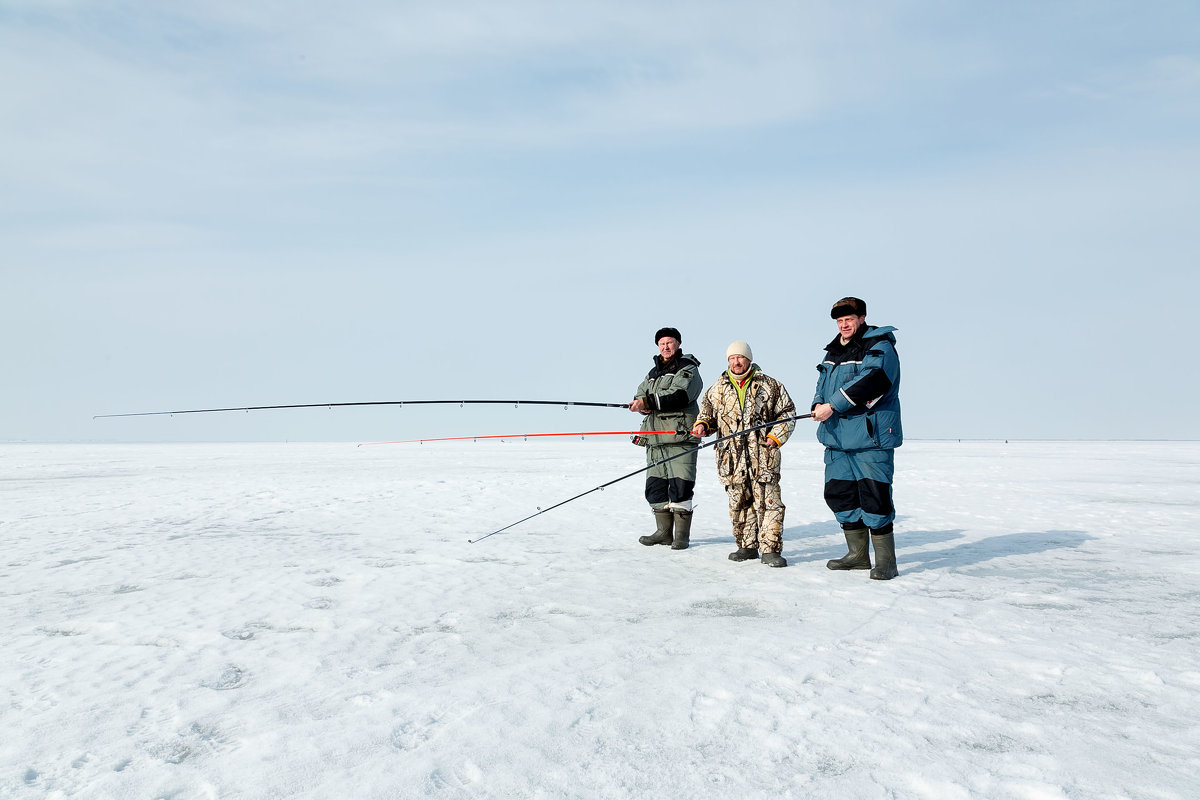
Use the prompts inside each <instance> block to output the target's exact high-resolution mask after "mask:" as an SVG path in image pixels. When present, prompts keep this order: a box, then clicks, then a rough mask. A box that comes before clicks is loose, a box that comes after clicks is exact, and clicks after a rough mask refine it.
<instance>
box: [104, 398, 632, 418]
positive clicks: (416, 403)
mask: <svg viewBox="0 0 1200 800" xmlns="http://www.w3.org/2000/svg"><path fill="white" fill-rule="evenodd" d="M429 405H459V406H469V405H511V406H513V407H514V408H515V407H518V406H562V407H563V409H564V410H565V409H567V408H570V407H571V406H591V407H594V408H629V403H584V402H579V401H576V400H373V401H367V402H359V403H293V404H290V405H278V406H238V407H234V408H189V409H186V410H183V411H138V412H134V413H130V414H96V415H95V416H93V417H92V419H109V418H112V417H158V416H174V415H175V414H211V413H214V412H218V411H271V410H274V409H277V408H345V407H346V406H429Z"/></svg>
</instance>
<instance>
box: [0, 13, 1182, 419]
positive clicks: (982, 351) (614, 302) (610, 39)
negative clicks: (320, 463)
mask: <svg viewBox="0 0 1200 800" xmlns="http://www.w3.org/2000/svg"><path fill="white" fill-rule="evenodd" d="M0 75H3V76H5V77H4V78H3V79H0V87H2V95H0V96H2V97H3V104H2V108H3V111H2V112H0V185H2V186H3V187H4V188H3V191H0V204H2V205H0V253H2V255H0V302H2V304H3V305H2V311H3V313H2V314H0V337H2V338H3V341H4V342H5V347H4V348H3V351H2V352H0V375H3V380H4V387H5V391H4V392H2V393H0V440H4V441H177V440H178V441H189V440H218V441H220V440H252V441H254V440H267V441H269V440H279V439H287V440H294V439H301V440H329V441H353V440H358V441H362V440H372V439H384V438H397V437H406V436H436V435H475V434H480V435H482V434H493V433H512V432H517V431H526V432H528V431H532V430H554V429H563V430H570V429H576V428H592V429H604V428H607V429H620V428H622V427H624V426H628V425H630V422H631V418H630V417H629V416H628V415H626V414H624V412H620V411H616V410H604V411H595V412H583V411H579V410H574V409H573V410H571V411H570V412H568V413H567V415H564V414H563V413H562V412H561V411H559V410H558V409H554V410H553V413H551V412H550V411H545V410H544V411H541V412H536V413H535V412H526V411H524V410H522V411H516V410H512V409H493V410H483V409H477V410H471V409H460V408H457V407H453V408H448V409H431V408H427V409H424V410H421V411H420V412H414V411H413V410H412V409H404V410H398V409H377V410H369V409H357V410H356V409H341V410H336V411H334V410H328V409H325V410H319V411H307V412H305V411H296V412H263V413H255V414H236V415H228V414H226V415H202V416H192V417H178V416H177V417H162V418H157V417H156V418H135V419H130V420H94V419H93V416H94V415H98V414H110V413H122V412H138V411H156V410H169V409H189V408H207V407H218V406H247V405H266V404H277V403H325V402H353V401H377V400H412V399H442V398H450V399H463V398H491V399H548V400H570V401H584V402H627V401H628V400H629V399H630V398H631V396H632V394H633V390H634V389H635V387H636V386H637V384H638V382H639V381H640V379H641V378H642V376H644V374H645V372H646V370H647V369H648V368H649V367H650V365H651V358H652V357H653V355H654V354H655V352H656V350H655V348H654V343H653V335H654V331H656V330H657V329H658V328H660V327H662V326H665V325H670V326H674V327H677V328H679V329H680V330H681V331H682V333H683V346H684V347H683V349H684V350H685V352H690V353H693V354H694V355H696V356H697V357H698V358H699V359H700V360H701V362H702V364H703V367H702V369H701V372H702V375H703V376H704V378H705V381H706V383H709V382H711V381H712V380H714V379H715V378H716V377H717V375H718V374H719V370H721V369H722V368H723V367H724V352H725V347H726V346H727V345H728V343H729V342H730V341H733V340H735V339H745V340H747V341H749V342H750V344H751V346H752V347H753V349H754V354H755V360H756V361H757V362H758V363H759V365H760V366H761V368H762V369H764V370H765V371H766V372H768V373H769V374H772V375H774V376H775V377H777V378H779V379H780V380H782V381H783V382H784V383H785V384H786V385H787V386H788V388H789V390H790V391H791V393H792V394H793V396H794V397H795V398H797V402H798V405H800V406H802V407H807V406H808V404H809V400H810V399H811V393H812V389H813V385H814V383H815V377H816V372H815V370H814V366H815V364H816V363H817V362H818V361H819V360H820V358H821V355H822V348H823V345H824V344H825V343H827V342H828V341H829V339H830V338H832V336H833V333H834V326H833V323H832V321H831V320H830V319H829V313H828V312H829V308H830V306H831V305H832V303H833V301H834V300H836V299H838V298H839V297H842V296H845V295H856V296H859V297H862V298H863V299H865V300H866V301H867V304H868V315H867V321H868V323H870V324H875V325H892V326H895V327H896V328H897V334H896V336H897V341H898V348H899V353H900V356H901V360H902V364H903V369H904V373H903V375H904V377H903V380H902V388H901V397H902V402H903V405H904V413H905V430H906V433H907V435H908V436H909V437H910V438H916V439H940V438H1034V439H1045V438H1048V439H1060V438H1062V439H1108V438H1133V439H1140V438H1151V439H1196V438H1200V421H1198V418H1197V416H1196V414H1195V413H1194V411H1193V410H1192V406H1193V404H1194V403H1193V401H1192V398H1193V397H1194V396H1195V395H1196V393H1197V389H1200V379H1198V378H1197V376H1196V373H1195V371H1194V370H1189V369H1187V368H1186V366H1181V364H1182V365H1186V364H1187V362H1188V360H1189V359H1187V357H1186V355H1185V354H1184V352H1181V351H1184V350H1185V348H1186V344H1184V343H1185V342H1187V341H1188V335H1187V334H1188V332H1189V329H1190V324H1189V323H1190V320H1189V319H1188V315H1187V310H1188V302H1189V301H1190V299H1191V298H1192V297H1194V296H1195V295H1196V293H1197V290H1198V289H1200V278H1197V269H1196V267H1197V260H1198V258H1197V253H1200V226H1198V225H1197V224H1196V223H1195V220H1196V218H1197V216H1198V213H1200V188H1198V187H1200V6H1197V5H1196V4H1195V3H1193V2H1183V1H1181V2H1153V3H1134V2H1104V1H1103V0H1101V1H1100V2H1049V3H1046V2H1015V3H1005V4H1003V6H1002V7H1000V6H985V5H981V4H977V3H969V2H948V1H946V0H938V1H934V0H912V2H907V1H905V0H897V2H863V3H854V4H840V3H832V2H829V3H822V2H778V3H774V2H747V3H742V4H739V5H738V6H737V8H736V10H735V9H733V8H732V7H731V6H730V5H729V4H726V3H718V2H703V1H698V2H687V3H681V2H680V3H675V2H651V3H646V2H636V3H635V2H607V1H606V2H578V3H568V4H563V3H551V2H525V1H518V2H507V3H502V4H498V3H490V2H462V3H455V4H445V3H395V2H370V1H369V0H364V1H363V2H346V3H338V4H336V5H334V4H304V5H303V6H302V7H297V4H292V3H280V2H276V3H271V2H264V3H255V4H250V5H248V6H245V7H243V6H241V5H233V4H228V3H218V2H180V3H172V4H169V5H168V6H163V5H162V4H157V3H149V2H113V3H106V4H103V6H102V7H99V6H96V5H95V4H91V3H83V2H73V1H72V0H62V1H61V2H44V1H43V0H39V1H38V2H22V1H21V0H0ZM1181 300H1182V304H1181V302H1180V301H1181ZM632 421H634V422H636V420H632Z"/></svg>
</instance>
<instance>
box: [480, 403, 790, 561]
mask: <svg viewBox="0 0 1200 800" xmlns="http://www.w3.org/2000/svg"><path fill="white" fill-rule="evenodd" d="M811 416H812V414H799V415H797V416H794V417H784V418H783V419H775V420H771V421H770V422H764V423H763V424H761V425H755V426H754V427H752V428H746V429H745V430H741V431H734V432H733V433H730V434H727V435H725V436H719V437H717V438H716V439H713V440H712V441H711V442H705V443H704V444H701V445H697V446H696V447H693V448H691V449H690V450H684V451H683V452H682V453H676V454H675V455H673V456H667V457H666V458H660V459H659V460H658V461H655V462H654V463H652V464H647V465H646V466H644V467H642V468H641V469H636V470H634V471H633V472H630V473H628V474H627V475H622V476H621V477H619V478H614V479H613V480H611V481H609V482H608V483H602V484H600V485H599V486H596V487H594V488H592V489H588V490H587V491H586V492H580V493H579V494H577V495H575V496H574V497H568V498H567V499H566V500H563V501H562V502H561V503H555V504H554V505H552V506H550V507H549V508H539V509H538V510H537V513H536V514H530V515H529V516H528V517H525V518H524V519H519V520H517V521H516V522H514V523H512V524H511V525H505V526H504V527H503V528H500V529H499V530H495V531H492V532H491V533H487V534H484V535H483V536H480V537H479V538H478V539H467V544H475V543H476V542H481V541H483V540H484V539H486V538H488V537H489V536H495V535H496V534H497V533H503V532H504V531H506V530H508V529H509V528H515V527H516V526H518V525H520V524H521V523H522V522H528V521H529V520H531V519H533V518H534V517H538V516H541V515H542V514H545V513H546V512H547V511H553V510H554V509H556V508H558V507H559V506H565V505H566V504H567V503H570V502H572V501H574V500H578V499H579V498H581V497H586V496H587V495H589V494H591V493H592V492H598V491H600V490H602V489H607V488H608V487H609V486H612V485H613V484H614V483H620V482H621V481H623V480H625V479H626V478H632V477H633V476H634V475H640V474H641V473H643V472H646V471H647V470H651V469H654V468H655V467H657V466H659V465H660V464H666V463H667V462H668V461H674V460H675V459H677V458H683V457H684V456H688V455H691V454H692V453H695V452H698V451H700V450H703V449H704V448H706V447H712V446H713V445H714V444H720V443H721V442H724V441H726V440H728V439H734V438H736V437H738V436H745V435H746V434H747V433H753V432H754V431H759V430H762V429H763V428H773V427H774V426H776V425H780V424H783V423H787V422H794V421H796V420H798V419H808V418H809V417H811Z"/></svg>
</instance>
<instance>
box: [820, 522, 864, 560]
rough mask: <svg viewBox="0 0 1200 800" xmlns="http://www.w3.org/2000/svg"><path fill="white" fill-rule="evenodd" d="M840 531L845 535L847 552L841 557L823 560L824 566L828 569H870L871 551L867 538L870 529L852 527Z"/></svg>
mask: <svg viewBox="0 0 1200 800" xmlns="http://www.w3.org/2000/svg"><path fill="white" fill-rule="evenodd" d="M842 533H843V534H845V535H846V549H847V550H848V552H847V553H846V555H844V556H842V557H841V558H834V559H831V560H830V561H827V562H825V566H827V567H829V568H830V569H870V568H871V552H870V546H869V545H868V544H867V539H868V538H870V535H871V529H870V528H854V529H853V530H843V531H842Z"/></svg>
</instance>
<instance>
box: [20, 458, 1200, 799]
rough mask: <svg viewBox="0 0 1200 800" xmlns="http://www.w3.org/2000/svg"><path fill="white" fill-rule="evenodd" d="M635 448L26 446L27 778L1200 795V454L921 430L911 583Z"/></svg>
mask: <svg viewBox="0 0 1200 800" xmlns="http://www.w3.org/2000/svg"><path fill="white" fill-rule="evenodd" d="M798 439H799V437H796V438H795V439H793V442H792V443H789V445H788V446H787V447H786V448H785V450H784V453H785V457H784V483H783V487H784V500H785V502H786V503H787V505H788V510H787V526H786V533H785V546H784V555H785V556H786V557H787V558H788V560H789V561H790V566H789V567H788V568H787V569H782V570H779V569H769V568H765V567H763V566H761V565H760V564H757V563H754V562H751V563H745V564H736V563H733V562H730V561H728V560H727V559H726V554H727V553H728V552H729V551H730V550H731V549H732V539H731V536H730V532H729V524H728V518H727V516H726V510H725V503H724V495H723V493H722V491H721V489H720V487H719V486H718V484H717V482H716V479H715V474H714V470H713V467H712V463H711V451H706V452H705V455H704V456H702V462H701V463H702V469H701V474H700V485H699V487H698V504H699V506H698V509H697V511H696V517H695V524H694V528H693V534H692V536H693V547H692V548H691V549H689V550H686V551H681V552H676V551H671V550H670V549H669V548H664V547H654V548H647V547H643V546H641V545H639V544H637V537H638V535H640V534H643V533H647V532H649V531H650V530H651V529H652V527H653V521H652V518H651V515H650V514H649V512H648V510H647V508H646V506H645V503H644V501H643V500H642V497H641V488H642V479H641V477H640V476H638V477H635V478H632V479H630V480H627V481H623V482H620V483H618V484H615V485H614V486H612V487H609V488H608V489H606V490H604V491H600V492H594V493H592V494H589V495H587V496H586V497H584V498H582V499H580V500H577V501H575V502H573V503H570V504H568V505H565V506H563V507H561V508H558V509H555V510H553V511H550V512H547V513H546V514H543V515H540V516H538V517H536V518H534V519H533V520H530V521H528V522H525V523H523V524H521V525H519V526H516V527H514V528H512V529H511V530H509V531H506V532H504V533H502V534H499V535H497V536H493V537H491V538H488V539H486V540H484V541H482V542H479V543H476V544H468V543H467V539H469V538H475V537H478V536H480V535H482V534H484V533H487V532H489V531H491V530H495V529H496V528H500V527H502V526H504V525H507V524H509V523H511V522H513V521H515V520H517V519H520V518H522V517H524V516H527V515H529V514H531V513H533V512H535V511H536V510H537V508H538V507H539V506H541V507H543V508H544V507H547V506H550V505H553V504H554V503H556V502H559V501H561V500H564V499H566V498H567V497H570V496H572V495H574V494H577V493H579V492H582V491H585V490H587V489H590V488H593V487H595V486H597V485H599V484H601V483H603V482H606V481H608V480H611V479H612V478H615V477H617V476H619V475H621V474H623V473H626V472H629V471H631V470H633V469H636V468H637V467H638V466H639V464H640V462H639V459H640V458H641V454H642V451H641V450H639V449H635V448H633V447H632V446H631V445H629V444H628V443H617V442H612V441H595V440H588V441H584V442H579V441H570V442H521V441H511V442H509V441H505V442H487V443H484V442H480V443H466V442H464V443H453V442H451V443H444V444H438V445H429V444H426V445H405V446H392V447H376V448H356V447H354V446H353V445H352V444H351V445H338V444H255V445H250V444H227V445H217V444H208V445H46V446H42V445H4V446H0V543H2V544H3V551H2V555H0V625H2V626H3V628H2V630H3V662H2V666H0V691H3V693H4V699H3V703H2V705H0V725H2V727H0V730H3V732H4V733H3V735H2V736H0V796H4V797H16V798H25V797H28V798H34V797H37V798H41V797H72V798H134V797H136V798H176V799H177V800H183V799H184V798H215V797H220V798H260V797H261V798H265V797H290V798H325V797H330V798H332V797H356V798H368V797H370V798H375V797H426V796H433V797H497V798H530V797H534V798H537V797H542V798H561V797H568V798H593V797H595V798H656V797H661V798H680V797H730V798H760V797H761V798H766V797H771V798H779V797H794V798H807V797H830V798H834V797H836V798H931V799H933V798H937V800H944V799H946V798H951V799H953V798H1024V799H1028V800H1035V799H1036V800H1041V799H1042V798H1047V799H1049V798H1088V799H1089V800H1103V799H1105V798H1112V799H1113V800H1116V798H1139V799H1143V798H1144V799H1145V800H1151V799H1153V800H1158V799H1159V798H1193V797H1196V796H1197V789H1196V787H1197V785H1200V755H1198V754H1200V660H1198V655H1200V649H1198V645H1200V639H1198V634H1200V622H1197V619H1198V615H1197V613H1196V606H1197V600H1198V599H1200V588H1198V585H1200V582H1198V578H1200V535H1198V534H1200V511H1198V509H1200V444H1198V443H1155V442H1147V443H1130V442H1115V443H1099V442H1098V443H1078V442H1072V443H1063V442H1057V443H1056V442H1038V443H1007V444H1006V443H1002V442H963V443H959V442H914V443H910V444H908V445H905V447H903V448H902V449H901V450H900V451H898V453H897V465H898V476H897V485H896V499H897V505H898V508H899V511H900V517H899V520H898V522H897V536H896V540H897V554H898V559H899V566H900V572H901V577H900V578H899V579H897V580H894V581H890V582H881V581H871V580H869V579H868V578H867V574H866V573H865V572H852V573H838V572H831V571H829V570H827V569H826V568H825V561H826V560H827V559H829V558H832V557H837V556H840V555H841V554H842V553H843V552H844V549H845V548H844V544H843V541H842V537H841V534H840V531H839V529H838V526H837V525H836V524H835V523H833V521H832V519H831V518H830V515H829V512H828V511H827V510H826V509H825V507H824V504H823V501H822V499H821V464H820V450H819V448H818V446H817V445H815V444H811V443H806V442H799V441H798Z"/></svg>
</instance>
